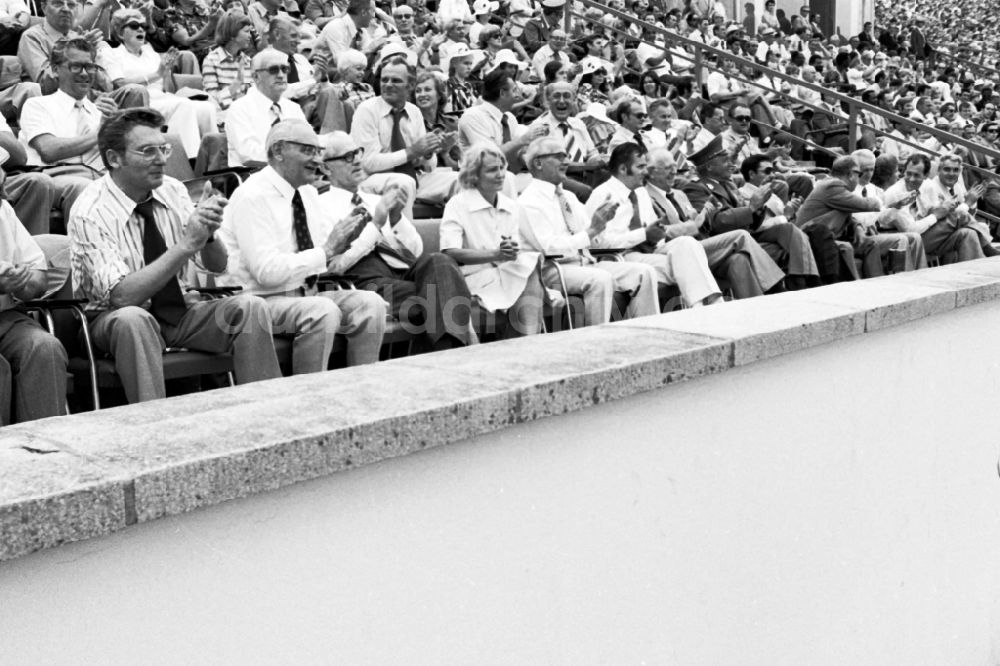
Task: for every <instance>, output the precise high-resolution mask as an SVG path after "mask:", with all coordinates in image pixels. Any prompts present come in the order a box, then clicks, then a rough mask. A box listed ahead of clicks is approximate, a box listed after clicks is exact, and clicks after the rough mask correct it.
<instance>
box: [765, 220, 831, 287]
mask: <svg viewBox="0 0 1000 666" xmlns="http://www.w3.org/2000/svg"><path fill="white" fill-rule="evenodd" d="M752 235H753V237H754V240H756V241H757V242H758V243H760V246H761V247H763V248H764V250H765V251H766V252H767V254H768V255H769V256H770V257H771V258H772V259H774V260H775V261H776V262H780V261H781V260H783V259H785V258H786V257H787V259H788V274H789V275H799V276H806V275H815V276H818V275H819V267H817V266H816V257H814V256H813V251H812V247H810V245H809V237H808V236H806V234H805V232H804V231H802V230H801V229H799V228H798V227H797V226H795V225H794V224H792V223H791V222H784V223H781V224H775V225H773V226H770V227H768V228H767V229H763V230H759V231H755V232H753V233H752Z"/></svg>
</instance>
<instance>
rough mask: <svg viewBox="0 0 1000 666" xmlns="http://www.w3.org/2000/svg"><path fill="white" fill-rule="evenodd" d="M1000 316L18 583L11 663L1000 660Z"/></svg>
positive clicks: (44, 566)
mask: <svg viewBox="0 0 1000 666" xmlns="http://www.w3.org/2000/svg"><path fill="white" fill-rule="evenodd" d="M997 330H1000V303H995V304H987V305H980V306H975V307H969V308H964V309H961V310H957V311H954V312H949V313H948V314H945V315H939V316H935V317H931V318H929V319H924V320H920V321H918V322H915V323H912V324H908V325H906V326H902V327H898V328H892V329H888V330H884V331H881V332H876V333H872V334H869V335H864V336H858V337H854V338H850V339H847V340H844V341H841V342H837V343H834V344H830V345H826V346H822V347H818V348H814V349H810V350H808V351H804V352H799V353H795V354H791V355H788V356H784V357H780V358H777V359H774V360H770V361H765V362H760V363H756V364H752V365H750V366H746V367H743V368H740V369H736V370H730V371H727V372H724V373H722V374H719V375H714V376H710V377H707V378H704V379H700V380H695V381H691V382H688V383H684V384H680V385H677V386H673V387H669V388H667V389H663V390H660V391H657V392H652V393H646V394H641V395H637V396H634V397H631V398H628V399H625V400H622V401H620V402H616V403H611V404H605V405H601V406H598V407H595V408H592V409H589V410H586V411H583V412H577V413H574V414H570V415H567V416H564V417H556V418H549V419H545V420H542V421H536V422H532V423H528V424H525V425H521V426H517V427H514V428H511V429H508V430H505V431H502V432H499V433H495V434H492V435H488V436H484V437H480V438H478V439H476V440H475V441H470V442H466V443H462V444H458V445H452V446H445V447H442V448H439V449H435V450H431V451H427V452H424V453H420V454H415V455H411V456H408V457H405V458H401V459H396V460H391V461H388V462H384V463H380V464H377V465H373V466H370V467H364V468H361V469H358V470H355V471H352V472H349V473H341V474H336V475H333V476H331V477H327V478H324V479H319V480H316V481H312V482H309V483H304V484H299V485H296V486H292V487H288V488H285V489H282V490H279V491H276V492H272V493H267V494H263V495H257V496H254V497H251V498H248V499H244V500H240V501H236V502H230V503H226V504H222V505H218V506H214V507H211V508H208V509H205V510H200V511H197V512H195V513H191V514H186V515H181V516H175V517H172V518H167V519H163V520H158V521H155V522H152V523H146V524H143V525H140V526H137V527H133V528H131V529H129V530H127V531H124V532H120V533H117V534H113V535H111V536H109V537H105V538H101V539H94V540H90V541H86V542H81V543H76V544H72V545H69V546H64V547H61V548H58V549H53V550H48V551H43V552H38V553H35V554H33V555H30V556H27V557H23V558H20V559H17V560H13V561H10V562H5V563H2V564H0V627H2V638H0V663H3V664H4V665H5V666H11V665H20V664H31V665H35V664H50V663H59V664H134V663H141V664H279V663H280V664H285V663H295V664H352V665H354V664H407V665H413V664H428V665H442V664H445V665H447V664H456V665H458V664H462V665H465V664H477V665H492V664H519V665H520V664H573V665H580V664H612V665H619V664H698V665H701V664H705V665H717V664H767V665H769V666H770V665H775V664H795V665H800V664H809V665H810V666H817V665H825V664H830V665H838V666H839V665H842V664H852V665H862V664H879V665H884V664H907V665H908V666H912V665H916V664H963V665H980V664H981V665H984V666H985V665H986V664H996V663H997V662H998V660H1000V604H998V601H1000V570H998V567H997V565H996V561H997V553H998V552H1000V510H998V508H1000V479H998V472H997V460H998V442H1000V440H998V438H997V427H996V414H997V409H996V405H997V400H998V397H1000V390H998V388H1000V380H998V377H1000V375H998V367H997V366H998V365H1000V364H998V362H997V361H996V360H993V359H995V358H996V357H997V354H996V345H995V337H996V336H995V331H997Z"/></svg>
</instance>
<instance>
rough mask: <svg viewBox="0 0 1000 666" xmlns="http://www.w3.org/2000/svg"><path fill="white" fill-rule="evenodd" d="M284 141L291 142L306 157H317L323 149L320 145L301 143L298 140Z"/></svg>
mask: <svg viewBox="0 0 1000 666" xmlns="http://www.w3.org/2000/svg"><path fill="white" fill-rule="evenodd" d="M284 143H290V144H292V145H293V146H295V147H297V148H298V149H299V150H301V151H302V154H303V155H305V156H306V157H316V156H317V155H319V153H320V151H321V150H323V149H322V148H320V147H319V146H314V145H312V144H310V143H299V142H298V141H285V142H284Z"/></svg>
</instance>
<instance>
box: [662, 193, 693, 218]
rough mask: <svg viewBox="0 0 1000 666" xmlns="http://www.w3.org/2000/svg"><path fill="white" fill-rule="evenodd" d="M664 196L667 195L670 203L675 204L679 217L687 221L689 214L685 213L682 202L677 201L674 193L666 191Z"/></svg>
mask: <svg viewBox="0 0 1000 666" xmlns="http://www.w3.org/2000/svg"><path fill="white" fill-rule="evenodd" d="M663 196H664V197H666V199H667V201H669V202H670V205H671V206H673V207H674V210H676V211H677V219H678V220H680V221H681V222H687V219H688V216H687V215H685V214H684V209H683V208H681V207H680V204H678V203H677V199H675V198H674V193H673V192H664V193H663Z"/></svg>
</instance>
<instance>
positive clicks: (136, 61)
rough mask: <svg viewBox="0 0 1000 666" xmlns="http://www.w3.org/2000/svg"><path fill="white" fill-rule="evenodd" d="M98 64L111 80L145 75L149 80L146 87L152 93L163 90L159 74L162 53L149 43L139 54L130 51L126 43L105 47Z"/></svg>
mask: <svg viewBox="0 0 1000 666" xmlns="http://www.w3.org/2000/svg"><path fill="white" fill-rule="evenodd" d="M98 64H99V65H100V66H101V67H103V68H104V69H105V70H106V71H107V74H108V79H109V80H111V81H117V80H118V79H127V78H134V77H140V78H143V77H145V78H146V79H148V80H149V83H148V84H147V85H146V88H147V89H148V90H149V91H150V92H151V93H152V92H160V93H162V92H163V79H162V78H159V77H158V76H157V75H158V73H159V71H160V54H159V53H157V52H156V51H154V50H153V47H152V46H150V45H149V44H144V45H143V47H142V52H141V53H140V54H139V55H138V56H136V55H133V54H131V53H129V51H128V50H127V49H126V48H125V45H124V44H122V45H120V46H116V47H115V48H113V49H103V50H102V51H101V53H100V56H99V57H98ZM154 78H155V79H156V80H155V81H154V80H153V79H154Z"/></svg>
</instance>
